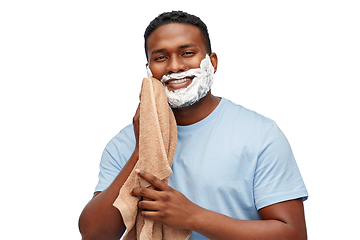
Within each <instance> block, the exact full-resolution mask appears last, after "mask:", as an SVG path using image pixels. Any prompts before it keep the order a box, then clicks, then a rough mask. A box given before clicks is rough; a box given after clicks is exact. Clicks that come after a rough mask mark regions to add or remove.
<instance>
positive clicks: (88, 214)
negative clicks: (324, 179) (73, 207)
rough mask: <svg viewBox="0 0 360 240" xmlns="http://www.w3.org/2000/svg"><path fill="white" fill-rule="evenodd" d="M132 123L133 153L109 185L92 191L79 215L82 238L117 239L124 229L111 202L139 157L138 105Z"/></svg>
mask: <svg viewBox="0 0 360 240" xmlns="http://www.w3.org/2000/svg"><path fill="white" fill-rule="evenodd" d="M133 124H134V132H135V138H136V147H135V150H134V152H133V154H132V155H131V157H130V158H129V160H128V161H127V163H126V164H125V166H124V167H123V168H122V170H121V171H120V173H119V174H118V175H117V177H116V178H115V179H114V181H113V182H112V183H111V185H110V186H109V187H108V188H107V189H106V190H104V191H103V192H96V193H94V196H93V198H92V199H91V200H90V202H89V203H88V204H87V205H86V206H85V208H84V210H83V211H82V213H81V215H80V218H79V230H80V233H81V235H82V239H83V240H91V239H96V240H102V239H104V240H105V239H106V240H111V239H116V240H118V239H120V237H121V236H122V234H123V233H124V231H125V225H124V222H123V219H122V216H121V214H120V212H119V210H118V209H117V208H115V207H114V206H113V203H114V201H115V199H116V198H117V197H118V196H119V192H120V188H121V187H122V186H123V184H124V183H125V181H126V179H127V178H128V176H129V175H130V173H131V171H132V170H133V168H134V166H135V164H136V162H137V160H138V159H139V148H138V146H139V144H138V143H139V139H138V136H139V107H138V109H137V111H136V114H135V116H134V119H133Z"/></svg>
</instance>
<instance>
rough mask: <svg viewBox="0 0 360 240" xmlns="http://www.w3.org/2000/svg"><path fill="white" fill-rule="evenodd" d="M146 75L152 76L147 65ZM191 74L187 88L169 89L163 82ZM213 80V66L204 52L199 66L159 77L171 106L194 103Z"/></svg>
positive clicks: (205, 91)
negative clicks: (190, 80) (191, 78)
mask: <svg viewBox="0 0 360 240" xmlns="http://www.w3.org/2000/svg"><path fill="white" fill-rule="evenodd" d="M147 75H148V77H149V78H150V77H152V73H151V70H150V68H149V66H147ZM192 76H195V77H194V78H193V80H192V82H191V84H190V85H189V86H188V87H187V88H181V89H177V90H174V91H169V90H168V88H167V87H166V85H165V82H166V81H168V80H170V79H182V78H186V77H192ZM213 80H214V67H213V66H212V64H211V61H210V57H209V55H208V54H206V56H205V58H204V59H203V60H202V61H201V63H200V68H194V69H190V70H188V71H186V72H180V73H172V74H169V75H164V76H163V77H162V78H161V82H162V84H163V85H164V88H165V92H166V95H167V98H168V102H169V105H170V106H171V107H172V108H181V107H187V106H190V105H192V104H194V103H196V102H197V101H199V100H200V99H201V98H203V97H205V96H206V94H207V93H208V92H209V90H210V88H211V86H212V84H213Z"/></svg>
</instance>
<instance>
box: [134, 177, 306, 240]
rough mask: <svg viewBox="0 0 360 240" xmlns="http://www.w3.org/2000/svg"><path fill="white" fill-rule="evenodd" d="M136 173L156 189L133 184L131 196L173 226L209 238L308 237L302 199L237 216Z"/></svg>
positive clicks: (150, 215) (145, 212)
mask: <svg viewBox="0 0 360 240" xmlns="http://www.w3.org/2000/svg"><path fill="white" fill-rule="evenodd" d="M137 172H138V175H139V176H140V177H142V178H144V179H145V180H147V181H148V182H149V183H151V184H152V185H153V186H154V187H155V188H156V189H158V190H157V191H156V190H151V189H147V188H135V189H134V190H133V191H132V193H131V194H132V195H134V196H142V197H146V198H150V199H152V201H146V200H143V201H140V202H139V208H140V209H142V214H143V216H144V217H146V218H149V219H152V220H155V221H159V222H162V223H163V224H166V225H169V226H171V227H174V228H182V229H190V230H194V231H196V232H198V233H200V234H202V235H204V236H206V237H208V238H210V239H213V240H215V239H219V240H226V239H242V240H246V239H249V240H250V239H254V240H260V239H266V240H272V239H274V240H275V239H276V240H281V239H284V240H285V239H286V240H288V239H291V240H305V239H307V234H306V225H305V217H304V209H303V203H302V200H301V199H296V200H290V201H285V202H281V203H277V204H273V205H271V206H268V207H264V208H262V209H260V210H259V214H260V216H261V218H262V219H263V220H259V221H255V220H253V221H250V220H238V219H234V218H230V217H227V216H225V215H222V214H219V213H216V212H213V211H210V210H207V209H204V208H201V207H199V206H197V205H195V204H194V203H192V202H191V201H190V200H188V199H187V198H186V197H185V196H184V195H183V194H181V193H180V192H178V191H176V190H175V189H173V188H171V187H170V186H168V185H167V184H164V183H163V182H162V181H160V180H159V179H158V178H156V177H154V176H153V175H151V174H149V173H146V172H144V171H137Z"/></svg>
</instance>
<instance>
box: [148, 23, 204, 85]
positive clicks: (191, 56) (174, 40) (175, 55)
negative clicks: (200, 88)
mask: <svg viewBox="0 0 360 240" xmlns="http://www.w3.org/2000/svg"><path fill="white" fill-rule="evenodd" d="M147 51H148V52H147V53H148V58H149V59H148V64H149V68H150V70H151V72H152V74H153V77H155V78H156V79H159V80H160V79H161V78H162V77H163V76H164V75H168V74H171V73H178V72H184V71H188V70H189V69H193V68H199V67H200V62H201V60H203V59H204V58H205V55H206V47H205V44H204V42H203V40H202V38H201V33H200V30H199V28H197V27H196V26H193V25H190V24H182V23H171V24H166V25H163V26H161V27H159V28H157V29H156V30H155V31H154V32H153V33H151V34H150V36H149V37H148V39H147ZM192 79H193V78H192V77H190V78H189V77H188V78H184V79H178V80H174V79H171V80H169V81H166V82H165V86H166V87H167V88H168V90H169V91H174V90H177V89H181V88H186V87H188V86H189V85H190V84H191V82H192Z"/></svg>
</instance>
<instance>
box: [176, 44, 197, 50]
mask: <svg viewBox="0 0 360 240" xmlns="http://www.w3.org/2000/svg"><path fill="white" fill-rule="evenodd" d="M194 46H196V44H194V43H189V44H185V45H181V46H180V47H179V48H182V49H183V48H188V47H194Z"/></svg>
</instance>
